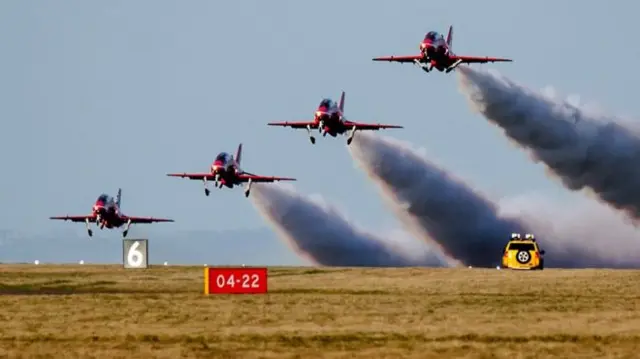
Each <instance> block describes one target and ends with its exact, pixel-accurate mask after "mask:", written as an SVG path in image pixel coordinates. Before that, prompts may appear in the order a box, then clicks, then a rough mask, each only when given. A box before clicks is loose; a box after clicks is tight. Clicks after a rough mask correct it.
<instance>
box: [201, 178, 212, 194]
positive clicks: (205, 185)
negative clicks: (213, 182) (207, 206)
mask: <svg viewBox="0 0 640 359" xmlns="http://www.w3.org/2000/svg"><path fill="white" fill-rule="evenodd" d="M202 182H203V183H204V195H205V196H209V193H211V191H209V188H207V177H204V178H203V179H202Z"/></svg>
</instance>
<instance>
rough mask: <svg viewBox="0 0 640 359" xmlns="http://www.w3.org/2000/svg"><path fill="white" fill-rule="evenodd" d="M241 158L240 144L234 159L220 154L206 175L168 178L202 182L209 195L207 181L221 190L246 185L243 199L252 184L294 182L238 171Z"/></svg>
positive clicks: (222, 153)
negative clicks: (224, 187)
mask: <svg viewBox="0 0 640 359" xmlns="http://www.w3.org/2000/svg"><path fill="white" fill-rule="evenodd" d="M241 156H242V143H241V144H240V145H238V150H237V151H236V156H235V158H234V157H233V156H232V155H230V154H228V153H227V152H220V153H219V154H218V155H217V156H216V158H215V160H214V161H213V163H212V164H211V169H210V172H208V173H169V174H167V176H170V177H182V178H185V177H187V178H189V179H192V180H200V181H203V182H204V194H205V195H207V196H208V195H209V193H210V191H209V188H207V181H210V180H213V181H214V186H215V187H218V188H222V187H223V186H227V187H228V188H233V186H235V185H242V184H244V183H248V185H247V188H246V189H245V190H244V195H245V197H249V193H250V192H251V184H252V183H254V182H275V181H295V180H296V179H295V178H289V177H268V176H258V175H255V174H252V173H249V172H245V171H243V170H241V169H240V160H241Z"/></svg>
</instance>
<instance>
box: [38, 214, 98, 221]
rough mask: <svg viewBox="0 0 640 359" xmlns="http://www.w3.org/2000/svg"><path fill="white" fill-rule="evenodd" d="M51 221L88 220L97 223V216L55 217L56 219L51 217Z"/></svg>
mask: <svg viewBox="0 0 640 359" xmlns="http://www.w3.org/2000/svg"><path fill="white" fill-rule="evenodd" d="M49 219H58V220H63V221H71V222H86V221H87V219H88V220H89V222H95V221H96V216H94V215H92V214H88V215H85V216H55V217H49Z"/></svg>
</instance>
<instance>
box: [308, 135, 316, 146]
mask: <svg viewBox="0 0 640 359" xmlns="http://www.w3.org/2000/svg"><path fill="white" fill-rule="evenodd" d="M309 141H311V144H312V145H315V144H316V138H315V137H313V136H312V137H309Z"/></svg>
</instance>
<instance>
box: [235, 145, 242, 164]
mask: <svg viewBox="0 0 640 359" xmlns="http://www.w3.org/2000/svg"><path fill="white" fill-rule="evenodd" d="M241 159H242V143H241V144H239V145H238V150H237V151H236V163H237V164H238V165H240V160H241Z"/></svg>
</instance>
